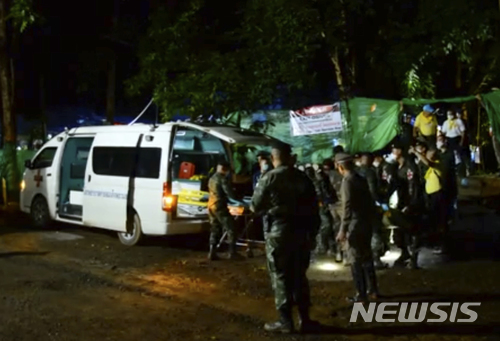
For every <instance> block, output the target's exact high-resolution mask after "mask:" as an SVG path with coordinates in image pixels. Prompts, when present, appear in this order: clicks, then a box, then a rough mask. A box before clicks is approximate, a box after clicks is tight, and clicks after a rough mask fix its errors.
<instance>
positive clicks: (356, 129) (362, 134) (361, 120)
mask: <svg viewBox="0 0 500 341" xmlns="http://www.w3.org/2000/svg"><path fill="white" fill-rule="evenodd" d="M342 104H343V105H341V108H343V109H342V114H343V116H345V117H348V120H347V121H348V126H347V131H348V132H349V134H348V136H349V138H347V141H348V143H347V149H349V151H350V152H352V153H357V152H363V151H371V152H373V151H376V150H379V149H382V148H384V147H385V146H386V145H387V144H388V143H389V142H391V140H392V139H394V137H396V135H397V134H398V127H399V124H398V123H399V109H400V104H399V102H396V101H387V100H383V99H372V98H353V99H351V100H349V101H347V106H346V105H345V102H344V103H342ZM347 108H348V109H347Z"/></svg>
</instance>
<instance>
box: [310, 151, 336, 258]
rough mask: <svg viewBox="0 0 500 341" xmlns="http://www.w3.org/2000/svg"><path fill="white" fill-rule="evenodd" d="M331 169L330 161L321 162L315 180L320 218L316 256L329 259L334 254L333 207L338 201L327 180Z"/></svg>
mask: <svg viewBox="0 0 500 341" xmlns="http://www.w3.org/2000/svg"><path fill="white" fill-rule="evenodd" d="M331 169H332V164H331V161H330V160H325V161H323V165H322V167H321V168H320V169H318V170H317V171H316V174H315V175H316V179H317V181H318V183H319V189H320V192H319V195H318V197H319V200H320V203H321V204H320V209H319V211H320V217H321V227H320V233H319V243H318V244H319V245H318V254H324V253H326V254H327V255H328V256H329V257H331V256H333V255H335V254H336V249H337V245H336V243H335V233H334V230H333V215H332V209H333V205H334V204H335V203H336V202H337V201H338V200H337V194H336V193H335V191H334V189H333V186H332V184H331V183H330V179H329V176H328V174H329V172H330V171H331Z"/></svg>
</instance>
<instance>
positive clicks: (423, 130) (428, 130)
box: [413, 104, 438, 147]
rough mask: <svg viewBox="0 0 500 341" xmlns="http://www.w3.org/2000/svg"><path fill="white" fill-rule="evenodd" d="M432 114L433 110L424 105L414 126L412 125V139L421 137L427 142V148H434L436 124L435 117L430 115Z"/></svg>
mask: <svg viewBox="0 0 500 341" xmlns="http://www.w3.org/2000/svg"><path fill="white" fill-rule="evenodd" d="M433 112H434V108H432V107H431V106H430V105H429V104H427V105H425V106H424V109H423V111H422V112H421V113H420V114H419V115H418V116H417V118H416V119H415V124H414V125H413V137H414V138H417V137H418V136H422V137H423V138H424V139H425V140H426V141H427V144H428V145H429V147H435V146H436V134H437V127H438V122H437V119H436V116H434V115H433V114H432V113H433Z"/></svg>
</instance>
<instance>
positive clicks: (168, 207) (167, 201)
mask: <svg viewBox="0 0 500 341" xmlns="http://www.w3.org/2000/svg"><path fill="white" fill-rule="evenodd" d="M170 193H171V191H170V187H169V186H168V183H166V182H164V183H163V196H162V198H161V204H162V209H163V210H164V211H166V212H171V211H172V208H173V207H174V206H175V196H173V195H171V194H170Z"/></svg>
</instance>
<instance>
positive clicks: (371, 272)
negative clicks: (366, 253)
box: [363, 262, 379, 300]
mask: <svg viewBox="0 0 500 341" xmlns="http://www.w3.org/2000/svg"><path fill="white" fill-rule="evenodd" d="M363 271H364V273H365V278H366V289H367V290H366V293H367V294H368V298H369V299H370V300H377V299H378V297H379V292H378V282H377V274H376V272H375V266H374V264H373V263H372V262H368V263H365V264H363Z"/></svg>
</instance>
